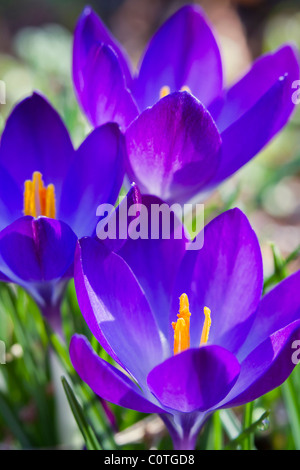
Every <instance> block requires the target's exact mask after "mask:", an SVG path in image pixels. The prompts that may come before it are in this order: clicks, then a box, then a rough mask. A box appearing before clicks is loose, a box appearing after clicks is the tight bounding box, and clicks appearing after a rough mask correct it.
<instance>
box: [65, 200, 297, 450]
mask: <svg viewBox="0 0 300 470" xmlns="http://www.w3.org/2000/svg"><path fill="white" fill-rule="evenodd" d="M150 202H151V198H150ZM185 243H186V241H185V240H184V239H183V238H182V239H176V238H173V239H170V240H163V239H160V240H141V239H139V240H128V242H127V243H126V244H125V245H124V246H123V248H122V249H121V250H120V251H119V252H118V254H116V253H114V252H111V251H109V250H107V248H105V246H104V245H103V244H102V243H101V242H99V241H98V240H95V239H92V238H83V239H81V240H80V242H79V244H78V247H77V250H76V258H75V285H76V291H77V297H78V301H79V305H80V308H81V311H82V314H83V316H84V318H85V320H86V322H87V324H88V326H89V328H90V330H91V332H92V333H93V335H94V336H95V337H96V338H97V340H98V341H99V343H100V344H101V346H102V347H103V348H104V349H105V350H106V351H107V352H108V353H109V354H110V356H111V357H112V358H113V359H114V360H115V362H116V364H117V366H118V367H115V366H113V365H111V364H110V363H108V362H106V361H105V360H103V359H101V358H100V357H99V356H97V355H96V353H95V352H94V351H93V350H92V348H91V345H90V344H89V343H88V341H87V339H86V338H85V337H83V336H81V335H75V336H74V337H73V339H72V341H71V345H70V354H71V360H72V363H73V365H74V367H75V369H76V371H77V372H78V374H79V375H80V377H81V378H82V380H83V381H85V382H86V383H87V384H88V385H89V386H90V387H91V388H92V390H93V391H94V392H95V393H96V394H98V395H99V396H101V397H102V398H104V399H106V400H108V401H110V402H112V403H115V404H117V405H120V406H124V407H127V408H130V409H134V410H137V411H140V412H144V413H158V414H159V415H160V416H161V418H162V419H163V420H164V422H165V424H166V426H167V427H168V429H169V431H170V434H171V436H172V438H173V441H174V447H175V448H177V449H193V448H194V446H195V442H196V438H197V435H198V433H199V430H200V429H201V427H202V425H203V424H204V422H205V421H206V419H207V418H208V417H209V416H210V415H211V413H213V412H214V411H215V410H217V409H220V408H228V407H233V406H237V405H242V404H245V403H247V402H250V401H253V400H255V399H256V398H258V397H260V396H261V395H264V394H265V393H267V392H268V391H270V390H272V389H273V388H275V387H277V386H279V385H280V384H281V383H282V382H283V381H284V380H285V379H286V378H287V377H288V376H289V374H290V373H291V372H292V370H293V368H294V367H295V364H294V363H293V361H292V360H291V356H292V353H293V349H292V344H293V342H294V341H295V340H299V339H300V297H299V292H298V290H299V282H300V272H297V273H296V274H294V275H292V276H290V277H289V278H288V279H286V280H285V281H283V282H281V283H280V284H279V285H278V286H277V287H275V288H274V289H273V290H272V291H271V292H269V293H268V294H267V295H265V296H264V297H263V298H261V296H262V287H263V270H262V258H261V252H260V248H259V243H258V240H257V237H256V235H255V233H254V232H253V230H252V228H251V226H250V224H249V222H248V220H247V218H246V216H245V215H244V214H243V213H242V212H241V211H240V210H238V209H232V210H230V211H227V212H225V213H223V214H222V215H220V216H218V217H217V218H216V219H214V220H213V221H212V222H210V223H209V224H208V225H207V226H206V227H205V242H204V246H203V248H202V249H201V250H198V251H191V250H187V249H186V246H185ZM182 294H184V295H185V296H186V298H187V299H188V302H189V309H190V315H188V316H189V323H190V326H191V330H190V333H189V344H188V346H187V347H186V349H182V350H180V349H179V351H178V350H175V344H176V338H175V341H174V331H173V328H174V323H176V314H177V312H178V309H179V298H180V297H181V296H182ZM188 302H187V303H188ZM187 307H188V305H187ZM205 309H208V310H209V314H211V316H210V321H211V326H210V328H208V331H207V334H206V338H205V340H204V342H202V339H203V331H204V329H205V328H206V321H205V319H206V315H205V314H204V313H206V312H205ZM203 311H204V313H203ZM180 313H182V312H181V310H180ZM187 313H188V314H189V311H188V312H187ZM180 316H181V315H180V314H179V317H180ZM172 323H173V328H172Z"/></svg>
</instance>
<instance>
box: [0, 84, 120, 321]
mask: <svg viewBox="0 0 300 470" xmlns="http://www.w3.org/2000/svg"><path fill="white" fill-rule="evenodd" d="M124 153H125V145H124V137H123V136H122V134H121V132H120V130H119V127H118V125H117V124H115V123H110V124H106V125H103V126H101V127H99V128H97V129H95V130H94V131H93V132H92V133H91V134H90V135H89V136H88V137H87V138H86V139H85V141H84V142H83V143H82V145H81V146H80V147H79V148H78V149H77V150H75V149H74V147H73V145H72V142H71V140H70V137H69V134H68V131H67V129H66V127H65V126H64V124H63V122H62V120H61V118H60V117H59V115H58V114H57V112H56V111H55V110H54V109H53V108H52V106H51V105H50V104H49V103H48V102H47V101H46V100H45V99H44V98H43V97H42V96H40V95H39V94H37V93H34V94H33V95H32V96H31V97H29V98H26V99H25V100H24V101H22V102H21V103H20V104H18V105H17V106H16V107H15V108H14V110H13V111H12V113H11V115H10V116H9V118H8V120H7V123H6V126H5V129H4V131H3V134H2V138H1V144H0V230H1V232H0V280H1V281H12V282H14V283H17V284H19V285H21V286H23V287H24V288H26V289H27V290H28V292H29V293H30V294H31V295H32V297H33V298H34V299H35V300H36V302H37V303H38V305H39V307H40V308H41V310H42V311H43V313H44V314H45V315H46V316H48V317H49V320H50V321H52V323H53V324H57V321H58V319H57V313H58V306H59V305H60V301H61V298H62V293H63V291H64V288H65V286H66V283H67V281H68V280H69V279H70V277H72V276H73V261H74V252H75V246H76V240H77V237H82V236H83V235H92V234H93V232H94V230H95V227H96V222H97V219H96V208H97V206H98V205H99V204H101V203H104V202H105V203H110V204H114V203H115V201H116V199H117V197H118V194H119V191H120V188H121V185H122V181H123V177H124Z"/></svg>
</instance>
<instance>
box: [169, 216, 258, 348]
mask: <svg viewBox="0 0 300 470" xmlns="http://www.w3.org/2000/svg"><path fill="white" fill-rule="evenodd" d="M262 286H263V271H262V258H261V252H260V247H259V243H258V240H257V237H256V235H255V233H254V231H253V230H252V228H251V226H250V224H249V221H248V219H247V218H246V216H245V215H244V214H243V213H242V212H241V211H240V210H239V209H232V210H230V211H227V212H224V213H223V214H221V215H220V216H218V217H217V218H215V219H214V220H213V221H212V222H210V223H209V224H208V225H207V226H206V227H205V228H204V246H203V248H202V249H201V250H198V251H187V253H186V255H185V257H184V258H183V261H182V265H181V267H180V269H179V274H178V279H177V281H176V289H175V291H174V292H175V295H174V301H173V308H172V312H171V318H170V324H171V321H176V312H177V309H178V297H179V296H180V295H181V294H182V293H183V292H185V293H186V294H187V295H188V298H189V301H190V311H191V313H192V316H191V325H193V326H192V328H191V345H192V346H193V347H196V346H198V345H199V343H200V338H201V331H202V327H203V323H204V314H203V308H204V307H205V306H206V307H208V308H209V309H210V310H211V318H212V324H211V329H210V334H209V343H210V344H219V345H221V346H223V347H225V348H226V349H228V350H229V351H231V352H236V351H237V350H238V348H239V347H240V346H241V344H242V343H243V341H244V340H245V338H246V336H247V334H248V332H249V329H250V327H251V324H252V322H253V320H254V317H253V315H254V313H255V311H256V309H257V306H258V304H259V301H260V297H261V293H262ZM170 333H172V331H171V328H170Z"/></svg>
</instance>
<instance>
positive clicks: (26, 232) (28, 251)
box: [0, 217, 76, 283]
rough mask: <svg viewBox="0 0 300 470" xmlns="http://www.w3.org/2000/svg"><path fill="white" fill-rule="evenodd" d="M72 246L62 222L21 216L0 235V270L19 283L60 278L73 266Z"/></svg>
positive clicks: (73, 250) (71, 239)
mask: <svg viewBox="0 0 300 470" xmlns="http://www.w3.org/2000/svg"><path fill="white" fill-rule="evenodd" d="M75 246H76V236H75V234H74V233H73V232H72V230H71V229H70V228H69V227H68V225H67V224H65V223H64V222H59V221H58V220H54V219H47V218H45V217H40V218H38V219H33V218H32V217H22V218H20V219H17V220H16V221H15V222H13V223H12V224H11V225H9V226H8V227H6V228H5V229H4V230H2V231H1V232H0V266H1V271H2V272H3V273H5V274H6V275H7V276H8V277H10V278H11V279H12V280H14V279H19V281H20V282H19V283H21V282H23V281H24V282H39V281H50V280H55V279H59V278H61V277H63V276H64V274H65V273H66V272H67V271H68V269H69V268H70V266H71V265H72V263H73V259H74V252H75Z"/></svg>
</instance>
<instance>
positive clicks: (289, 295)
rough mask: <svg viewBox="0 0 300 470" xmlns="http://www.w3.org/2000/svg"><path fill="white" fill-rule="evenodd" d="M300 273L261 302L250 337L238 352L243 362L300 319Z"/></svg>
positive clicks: (275, 288)
mask: <svg viewBox="0 0 300 470" xmlns="http://www.w3.org/2000/svg"><path fill="white" fill-rule="evenodd" d="M299 286H300V271H298V272H296V273H295V274H293V275H291V276H289V277H288V278H287V279H285V280H284V281H282V282H281V283H280V284H278V285H277V286H276V287H274V288H273V289H272V290H271V291H270V292H268V293H267V294H266V295H265V296H264V297H263V298H262V300H261V302H260V304H259V307H258V310H257V313H256V315H255V320H254V322H253V325H252V328H251V330H250V332H249V335H248V337H247V339H246V341H245V342H244V344H243V346H242V348H241V349H240V351H239V352H238V358H239V359H240V360H243V359H244V358H245V356H247V355H249V353H250V352H251V351H253V350H254V349H255V348H256V347H257V346H258V345H259V344H260V343H262V342H263V341H265V340H266V339H267V338H268V337H269V336H271V335H272V334H273V333H274V332H276V331H278V330H280V329H282V328H284V327H286V326H287V325H288V324H289V323H293V322H294V321H296V320H298V319H299V318H300V298H299Z"/></svg>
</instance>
